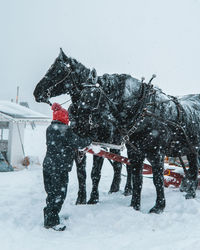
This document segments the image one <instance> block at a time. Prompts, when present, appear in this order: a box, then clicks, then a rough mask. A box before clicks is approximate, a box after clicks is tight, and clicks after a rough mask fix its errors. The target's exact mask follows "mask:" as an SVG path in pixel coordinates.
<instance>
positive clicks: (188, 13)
mask: <svg viewBox="0 0 200 250" xmlns="http://www.w3.org/2000/svg"><path fill="white" fill-rule="evenodd" d="M0 6H1V8H0V26H1V27H0V32H1V33H0V34H1V36H0V45H1V46H0V49H1V58H0V86H1V91H0V99H1V100H10V99H11V98H14V99H15V98H16V89H17V86H20V96H19V97H20V101H28V102H29V103H30V106H31V107H32V108H33V109H35V110H37V111H41V112H48V110H49V107H48V105H47V104H36V103H35V101H34V98H33V94H32V93H33V90H34V87H35V86H36V84H37V82H38V81H39V80H40V79H41V78H42V77H43V75H44V74H45V73H46V71H47V69H48V68H49V66H50V65H51V64H52V63H53V61H54V59H55V58H56V57H57V55H58V53H59V48H60V47H62V48H63V50H64V52H65V53H66V54H67V55H69V56H71V57H74V58H76V59H78V60H79V61H80V62H82V63H83V64H84V65H86V66H87V67H90V68H92V67H94V68H96V70H97V72H98V74H99V75H101V74H103V73H128V74H131V75H132V76H134V77H136V78H141V77H142V76H144V77H146V79H149V78H150V77H151V75H152V74H153V73H155V74H156V75H157V78H156V80H155V81H154V83H155V84H156V85H158V86H160V87H161V88H162V89H163V91H164V92H166V93H168V94H171V95H179V94H187V93H200V0H73V1H72V0H0ZM65 99H68V97H67V96H64V97H60V98H57V99H54V100H56V101H63V100H65Z"/></svg>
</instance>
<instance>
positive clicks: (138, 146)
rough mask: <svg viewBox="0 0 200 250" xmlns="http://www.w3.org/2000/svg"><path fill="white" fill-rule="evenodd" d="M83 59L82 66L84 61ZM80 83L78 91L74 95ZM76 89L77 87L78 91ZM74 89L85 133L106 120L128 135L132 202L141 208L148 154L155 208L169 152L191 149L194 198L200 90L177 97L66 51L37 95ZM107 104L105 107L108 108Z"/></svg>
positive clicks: (159, 207)
mask: <svg viewBox="0 0 200 250" xmlns="http://www.w3.org/2000/svg"><path fill="white" fill-rule="evenodd" d="M80 65H81V67H80ZM74 89H76V91H75V92H76V94H75V95H73V93H74ZM72 92H73V93H72ZM63 93H69V94H70V95H71V97H72V102H73V103H74V104H75V105H76V107H77V108H75V109H76V110H77V112H78V113H79V118H82V119H83V120H85V123H84V126H83V125H82V123H80V124H77V127H78V129H77V133H78V130H79V129H80V130H81V129H83V131H84V133H85V135H90V136H93V135H94V134H95V133H94V132H95V131H94V129H93V128H90V125H91V124H92V126H93V127H95V126H98V125H99V124H101V126H102V128H103V131H107V130H109V129H110V130H112V129H114V130H115V131H117V132H116V134H117V133H118V134H119V135H120V136H121V137H122V139H123V140H125V141H126V147H127V152H128V157H129V159H130V160H131V173H132V183H133V192H132V200H131V206H133V208H134V209H136V210H139V209H140V200H141V189H142V168H143V161H144V159H145V158H147V159H148V161H149V162H150V163H151V165H152V169H153V182H154V185H155V187H156V193H157V199H156V204H155V206H154V207H153V208H152V209H151V210H150V212H154V213H160V212H162V211H163V210H164V208H165V197H164V185H163V167H164V156H165V155H167V156H173V157H181V156H183V155H187V158H188V161H189V166H190V168H189V171H188V172H187V175H186V181H185V188H184V191H186V198H187V199H190V198H194V197H195V195H196V188H197V177H198V168H199V161H198V157H199V148H200V95H187V96H183V97H180V98H179V97H173V96H169V95H166V94H165V93H163V92H162V91H161V90H160V89H159V88H155V87H153V85H152V84H151V81H150V82H149V83H148V84H147V83H145V82H143V81H138V80H137V79H135V78H133V77H131V76H130V75H126V74H121V75H118V74H113V75H109V74H104V75H103V76H100V77H97V76H96V73H95V70H93V71H90V70H88V69H87V68H86V67H84V66H83V65H82V64H80V63H79V62H77V61H76V60H74V59H72V58H68V57H67V56H66V55H65V54H64V53H63V52H62V51H61V55H60V56H59V57H58V58H57V60H56V61H55V63H54V64H53V65H52V67H51V68H50V70H49V71H48V72H47V74H46V75H45V77H44V78H43V79H42V80H41V81H40V82H39V83H38V85H37V86H36V89H35V91H34V96H35V98H36V101H38V102H49V98H50V97H52V96H57V95H60V94H63ZM102 110H103V112H102Z"/></svg>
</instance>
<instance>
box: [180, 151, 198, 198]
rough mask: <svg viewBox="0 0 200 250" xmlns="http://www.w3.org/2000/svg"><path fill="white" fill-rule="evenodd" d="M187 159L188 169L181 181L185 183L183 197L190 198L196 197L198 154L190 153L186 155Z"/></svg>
mask: <svg viewBox="0 0 200 250" xmlns="http://www.w3.org/2000/svg"><path fill="white" fill-rule="evenodd" d="M187 159H188V162H189V170H188V174H187V176H186V178H185V179H184V180H183V183H184V185H185V190H184V191H185V192H186V195H185V198H186V199H192V198H195V197H196V189H197V186H198V173H199V155H198V154H195V153H190V154H188V155H187ZM182 185H183V184H182Z"/></svg>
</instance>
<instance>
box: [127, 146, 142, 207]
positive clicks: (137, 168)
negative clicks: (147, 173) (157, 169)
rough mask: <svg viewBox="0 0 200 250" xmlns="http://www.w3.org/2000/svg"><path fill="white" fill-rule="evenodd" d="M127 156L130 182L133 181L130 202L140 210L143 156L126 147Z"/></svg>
mask: <svg viewBox="0 0 200 250" xmlns="http://www.w3.org/2000/svg"><path fill="white" fill-rule="evenodd" d="M127 154H128V158H129V159H130V162H131V165H130V168H131V170H132V173H131V175H132V183H133V191H132V199H131V204H130V206H132V207H133V208H134V209H135V210H140V201H141V190H142V182H143V176H142V169H143V161H144V156H143V155H139V154H135V153H134V152H133V151H132V150H131V148H130V149H129V148H128V147H127Z"/></svg>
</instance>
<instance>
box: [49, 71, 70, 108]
mask: <svg viewBox="0 0 200 250" xmlns="http://www.w3.org/2000/svg"><path fill="white" fill-rule="evenodd" d="M71 73H72V70H71V69H69V72H67V74H66V75H65V76H64V77H63V78H62V79H61V80H60V81H58V82H56V83H55V84H54V85H53V86H51V87H49V88H48V89H47V97H48V99H47V101H46V103H48V104H49V105H50V106H52V103H51V102H50V101H49V99H50V98H51V91H52V90H53V89H54V88H55V87H57V86H58V85H59V84H61V83H63V82H64V81H65V80H66V79H67V78H68V77H69V76H70V74H71ZM63 104H64V103H63Z"/></svg>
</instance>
